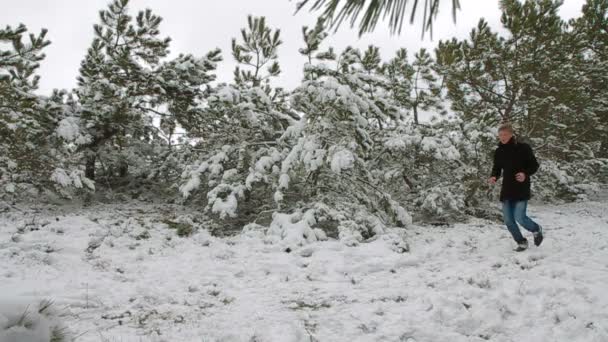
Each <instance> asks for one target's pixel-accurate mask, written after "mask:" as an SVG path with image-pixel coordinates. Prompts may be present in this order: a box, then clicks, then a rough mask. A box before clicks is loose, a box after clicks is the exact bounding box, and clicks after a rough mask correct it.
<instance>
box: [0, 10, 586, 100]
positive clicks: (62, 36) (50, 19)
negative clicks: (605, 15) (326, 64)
mask: <svg viewBox="0 0 608 342" xmlns="http://www.w3.org/2000/svg"><path fill="white" fill-rule="evenodd" d="M584 2H585V1H584V0H565V1H564V5H563V6H562V8H561V12H560V13H561V15H562V16H563V17H564V18H566V19H569V18H572V17H576V16H578V15H579V13H580V9H581V7H582V5H583V4H584ZM108 3H109V0H86V1H84V0H53V1H50V0H46V1H45V0H18V1H15V0H0V8H1V9H2V11H0V26H2V27H5V26H6V25H11V26H17V25H18V24H19V23H23V24H25V25H27V27H28V29H30V31H31V32H36V33H37V32H39V31H40V29H41V28H43V27H44V28H47V29H48V30H49V33H48V35H47V37H48V38H49V39H50V40H51V41H52V44H51V45H50V46H49V47H48V48H47V49H46V50H45V53H46V55H47V58H46V59H45V60H44V61H43V62H42V66H41V68H40V71H39V74H40V75H41V77H42V79H41V82H40V92H41V93H48V92H50V90H51V89H53V88H65V89H71V88H73V87H74V86H75V85H76V76H77V75H78V68H79V66H80V61H81V60H82V58H83V57H84V55H85V53H86V50H87V48H88V47H89V45H90V43H91V41H92V39H93V24H95V23H97V22H98V12H99V10H100V9H103V8H105V7H106V5H107V4H108ZM295 4H296V0H293V1H290V0H197V1H195V0H174V1H168V0H131V3H130V8H131V14H132V15H136V13H137V12H138V11H139V10H141V9H144V8H151V9H152V10H153V12H154V13H156V14H158V15H160V16H162V17H163V19H164V21H163V23H162V24H161V35H162V36H163V37H166V36H169V37H171V39H172V43H171V53H172V55H177V54H179V53H192V54H194V55H197V56H201V55H203V54H205V53H206V52H207V51H209V50H211V49H213V48H216V47H219V48H220V49H222V56H223V58H224V61H223V62H222V63H221V65H220V68H219V71H218V77H219V79H220V80H222V81H230V80H232V71H233V70H234V66H235V63H234V62H233V59H232V55H231V53H230V41H231V39H232V38H233V37H240V29H241V28H243V27H245V26H246V24H247V21H246V18H247V15H248V14H252V15H255V16H266V18H267V23H268V24H269V25H270V26H271V27H273V28H279V29H281V36H282V40H283V42H284V43H283V45H282V46H281V47H280V50H279V62H280V64H281V69H282V70H283V72H282V74H281V76H280V77H279V79H278V81H277V82H276V83H275V84H277V85H281V86H283V87H286V88H287V89H292V88H293V87H295V86H296V85H297V84H298V83H299V82H300V79H301V76H302V66H303V64H304V61H305V60H304V57H302V56H301V55H300V54H299V53H298V49H299V48H300V47H302V45H303V44H302V26H304V25H308V26H314V24H315V21H316V19H315V18H316V13H315V14H310V13H308V12H305V11H302V12H300V13H298V14H296V15H295V16H294V15H293V14H294V10H295ZM442 6H443V7H442V10H441V11H440V13H439V15H438V17H437V21H436V22H435V28H434V35H433V40H430V37H429V35H428V34H427V35H426V36H425V38H424V39H421V34H420V25H419V24H414V26H409V25H408V26H405V27H404V30H403V31H402V33H401V35H393V36H391V35H390V34H389V32H388V29H386V28H385V25H382V24H379V26H378V28H377V29H376V31H375V32H374V33H371V34H367V35H365V36H363V37H362V38H359V37H358V35H357V32H356V30H351V29H349V28H348V27H347V26H343V27H342V28H341V30H340V31H339V32H338V33H337V34H334V35H331V36H330V37H329V38H328V39H327V41H326V43H325V44H326V46H329V45H331V46H333V47H334V48H336V51H341V50H342V49H343V48H344V47H346V46H348V45H352V46H355V47H359V48H361V49H364V48H366V47H367V46H368V45H370V44H373V45H376V46H379V47H380V48H381V49H380V52H381V54H382V56H383V58H384V59H389V58H391V57H392V56H393V53H394V51H395V50H397V49H398V48H401V47H405V48H407V49H408V51H409V52H410V54H413V53H414V52H415V51H417V50H418V49H420V48H421V47H426V48H429V49H433V47H434V46H435V45H436V43H437V42H438V41H439V40H441V39H449V38H451V37H454V36H455V37H458V38H464V37H466V36H467V35H468V34H469V32H470V31H471V29H472V28H473V27H474V26H475V25H476V24H477V22H478V21H479V19H480V18H482V17H483V18H485V19H486V20H487V21H488V22H489V23H490V25H491V26H492V27H493V28H494V29H500V11H499V8H498V0H461V7H462V10H461V11H460V12H459V13H458V18H457V23H456V24H454V23H453V21H452V19H451V7H450V6H451V1H447V0H444V5H442Z"/></svg>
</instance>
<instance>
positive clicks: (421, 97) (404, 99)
mask: <svg viewBox="0 0 608 342" xmlns="http://www.w3.org/2000/svg"><path fill="white" fill-rule="evenodd" d="M434 66H435V62H434V61H433V59H432V57H431V55H430V54H429V53H428V51H426V49H421V50H420V51H419V52H418V53H416V55H415V56H414V62H413V63H412V64H409V61H408V57H407V51H406V50H405V49H400V50H398V51H397V53H396V56H395V57H394V58H393V59H392V60H391V61H389V63H387V64H386V65H385V66H384V69H385V71H386V74H387V77H388V78H389V79H390V80H391V89H392V91H393V94H394V97H395V100H396V101H398V103H399V104H400V105H401V106H403V107H405V108H407V109H409V110H411V111H412V114H413V118H414V123H415V124H419V123H420V122H419V121H420V120H419V110H424V111H429V110H432V111H435V112H437V113H440V114H445V111H444V110H443V106H442V101H441V100H442V98H441V85H440V84H439V82H438V78H437V75H436V72H435V71H434V70H433V68H434Z"/></svg>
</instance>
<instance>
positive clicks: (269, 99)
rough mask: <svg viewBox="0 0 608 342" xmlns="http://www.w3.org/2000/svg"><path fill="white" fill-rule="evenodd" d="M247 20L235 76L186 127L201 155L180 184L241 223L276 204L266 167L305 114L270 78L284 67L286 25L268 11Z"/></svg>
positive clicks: (219, 214) (236, 49) (211, 92)
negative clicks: (270, 22) (273, 23)
mask: <svg viewBox="0 0 608 342" xmlns="http://www.w3.org/2000/svg"><path fill="white" fill-rule="evenodd" d="M247 24H248V26H247V28H244V29H242V31H241V38H242V41H239V40H237V39H233V40H232V54H233V57H234V58H235V60H236V62H237V63H238V66H237V67H236V69H235V73H234V75H235V79H234V81H235V82H234V84H228V85H227V84H219V85H218V86H216V87H211V88H209V89H208V91H207V93H206V98H205V100H206V103H205V104H204V106H202V108H201V109H200V110H201V113H202V115H201V116H200V122H198V124H197V125H192V126H189V127H188V128H187V133H188V137H190V138H192V139H193V140H194V141H197V144H196V146H195V149H196V151H197V153H196V156H197V158H198V160H197V161H196V162H195V163H193V164H192V165H190V166H189V167H188V168H187V170H186V171H185V172H184V174H183V177H184V180H183V184H182V185H181V187H180V190H181V192H182V194H183V196H184V198H189V197H191V196H192V195H193V194H194V193H196V194H197V195H199V194H200V196H196V197H195V198H201V197H202V199H203V202H204V203H205V205H206V210H207V211H208V212H210V213H211V214H214V215H213V216H214V217H216V218H219V219H220V220H223V221H224V222H226V221H229V220H232V222H233V224H234V225H235V226H239V227H238V228H241V227H242V226H243V225H245V224H246V223H249V222H251V221H252V220H254V219H255V217H256V215H258V213H259V212H260V211H264V210H267V209H268V207H269V206H270V205H271V204H272V189H271V188H270V186H269V184H268V181H269V178H268V175H267V173H271V172H272V170H273V169H276V163H277V162H278V161H279V160H280V157H279V155H280V154H281V151H280V150H279V149H277V147H276V145H277V142H276V141H277V138H279V137H280V136H281V135H282V134H283V133H284V131H285V128H286V127H287V126H289V125H290V124H291V123H292V122H293V121H295V120H297V119H299V116H298V115H297V113H295V112H294V111H293V110H292V109H291V108H290V107H289V105H288V103H287V102H286V97H285V94H284V92H283V91H282V89H280V88H274V87H272V85H271V80H272V79H273V78H275V77H276V76H278V75H279V73H280V67H279V64H278V62H277V51H278V47H279V46H280V44H281V40H280V31H279V30H272V29H271V28H270V27H268V26H267V24H266V19H265V18H264V17H261V18H254V17H251V16H249V17H248V19H247ZM265 67H267V68H266V69H264V68H265ZM203 180H206V181H205V182H203ZM224 224H225V223H224Z"/></svg>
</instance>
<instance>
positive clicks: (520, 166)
mask: <svg viewBox="0 0 608 342" xmlns="http://www.w3.org/2000/svg"><path fill="white" fill-rule="evenodd" d="M498 139H499V140H500V143H499V144H498V148H497V149H496V151H495V152H494V166H493V167H492V176H491V177H490V180H489V182H490V184H496V180H497V179H498V178H500V176H501V174H502V177H503V181H502V188H501V190H500V201H501V202H502V212H503V215H504V220H505V224H506V225H507V228H508V229H509V232H510V233H511V235H512V236H513V239H514V240H515V242H516V243H517V248H516V249H515V250H516V251H518V252H521V251H524V250H526V249H527V248H528V240H527V239H526V238H525V237H523V236H522V234H521V231H520V230H519V227H518V226H517V224H518V223H519V224H520V225H521V226H522V227H524V228H525V229H526V230H528V231H530V232H532V233H533V234H534V244H535V245H536V246H540V244H541V243H542V242H543V230H542V227H541V226H540V225H539V224H538V223H536V222H534V221H532V219H530V218H529V217H528V215H527V214H526V209H527V206H528V200H529V199H530V196H531V194H530V176H532V175H533V174H534V173H536V171H537V170H538V167H539V165H538V162H537V161H536V157H535V156H534V152H532V148H531V147H530V145H528V144H524V143H521V142H518V141H517V139H516V137H515V136H514V135H513V128H512V127H511V125H509V124H503V125H501V126H500V127H499V128H498Z"/></svg>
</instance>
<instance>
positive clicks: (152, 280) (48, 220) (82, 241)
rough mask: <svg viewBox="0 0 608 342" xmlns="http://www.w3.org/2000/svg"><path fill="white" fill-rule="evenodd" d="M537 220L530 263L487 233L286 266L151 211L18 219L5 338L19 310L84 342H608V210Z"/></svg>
mask: <svg viewBox="0 0 608 342" xmlns="http://www.w3.org/2000/svg"><path fill="white" fill-rule="evenodd" d="M529 210H530V214H531V216H532V217H533V218H536V219H537V220H538V221H539V222H540V223H541V224H542V225H543V226H544V228H545V233H546V240H545V242H544V243H543V245H542V246H541V247H540V248H535V247H534V246H532V247H531V249H530V250H528V251H526V252H523V253H516V252H513V251H512V248H513V247H514V246H513V243H512V241H511V239H510V236H509V234H508V232H507V231H506V230H505V229H503V228H502V227H501V226H500V225H498V224H494V223H487V222H482V221H479V222H473V223H470V224H466V225H456V226H455V227H442V228H437V227H431V228H429V227H415V228H412V229H409V230H408V231H407V236H408V237H407V239H408V243H409V246H410V251H409V252H407V253H398V252H396V251H395V250H396V249H395V248H394V246H393V245H392V241H393V240H391V239H382V238H381V239H377V240H374V241H371V242H368V243H362V244H361V245H359V246H356V247H347V246H344V245H343V244H342V243H340V242H338V241H325V242H317V243H313V244H310V245H308V246H305V247H302V248H298V249H295V250H293V251H292V252H291V253H286V252H285V251H284V250H283V246H282V245H281V244H280V243H276V242H274V243H273V239H271V238H268V237H265V236H264V235H263V233H262V232H260V231H255V230H254V231H250V232H248V233H246V234H242V235H240V236H236V237H231V238H223V239H220V238H215V237H212V236H210V235H209V234H208V233H207V232H206V231H204V230H199V231H198V232H197V233H195V234H194V235H193V236H191V237H187V238H182V237H178V236H177V235H176V230H175V229H170V228H169V227H168V225H167V224H165V223H162V222H161V221H162V220H163V217H165V216H166V215H168V213H166V212H163V208H162V207H156V206H153V205H138V206H120V207H117V206H96V207H93V208H88V209H74V208H72V209H70V208H61V209H54V211H53V210H51V209H50V208H47V209H44V210H41V211H39V212H38V213H35V212H33V211H32V210H31V209H27V210H26V212H25V213H22V212H19V211H17V210H14V209H11V211H9V212H4V213H3V214H1V216H0V329H6V327H7V326H8V325H9V323H7V321H8V320H10V319H11V318H10V317H9V316H11V315H13V316H14V312H13V313H11V312H10V310H15V309H14V307H15V306H14V303H15V302H17V303H23V304H24V305H26V303H28V302H34V300H36V299H38V300H39V299H49V300H52V301H53V303H54V307H55V310H56V311H58V312H59V315H60V319H61V321H62V322H63V323H64V324H65V326H67V328H69V329H70V331H72V333H73V334H74V335H75V336H77V339H76V341H83V342H85V341H171V342H177V341H199V342H200V341H205V342H207V341H209V342H211V341H227V342H232V341H247V342H253V341H258V342H265V341H279V342H290V341H330V342H331V341H407V342H414V341H415V342H427V341H428V342H431V341H433V342H435V341H450V342H457V341H485V340H489V341H517V342H524V341H534V342H539V341H585V342H592V341H597V342H602V341H608V203H607V202H606V201H604V200H603V201H599V202H584V203H574V204H568V205H562V206H538V205H531V207H530V209H529ZM178 216H179V215H178ZM32 228H33V229H32ZM8 302H13V304H11V306H9V305H8V304H7V303H8ZM20 310H23V308H22V309H20ZM11 333H12V334H13V335H10V334H11ZM17 333H18V332H15V331H12V332H10V331H8V332H7V331H6V330H4V331H0V340H2V339H4V340H5V341H8V340H9V336H15V334H17ZM15 341H20V342H28V341H27V340H26V339H15ZM2 342H4V341H2Z"/></svg>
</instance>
